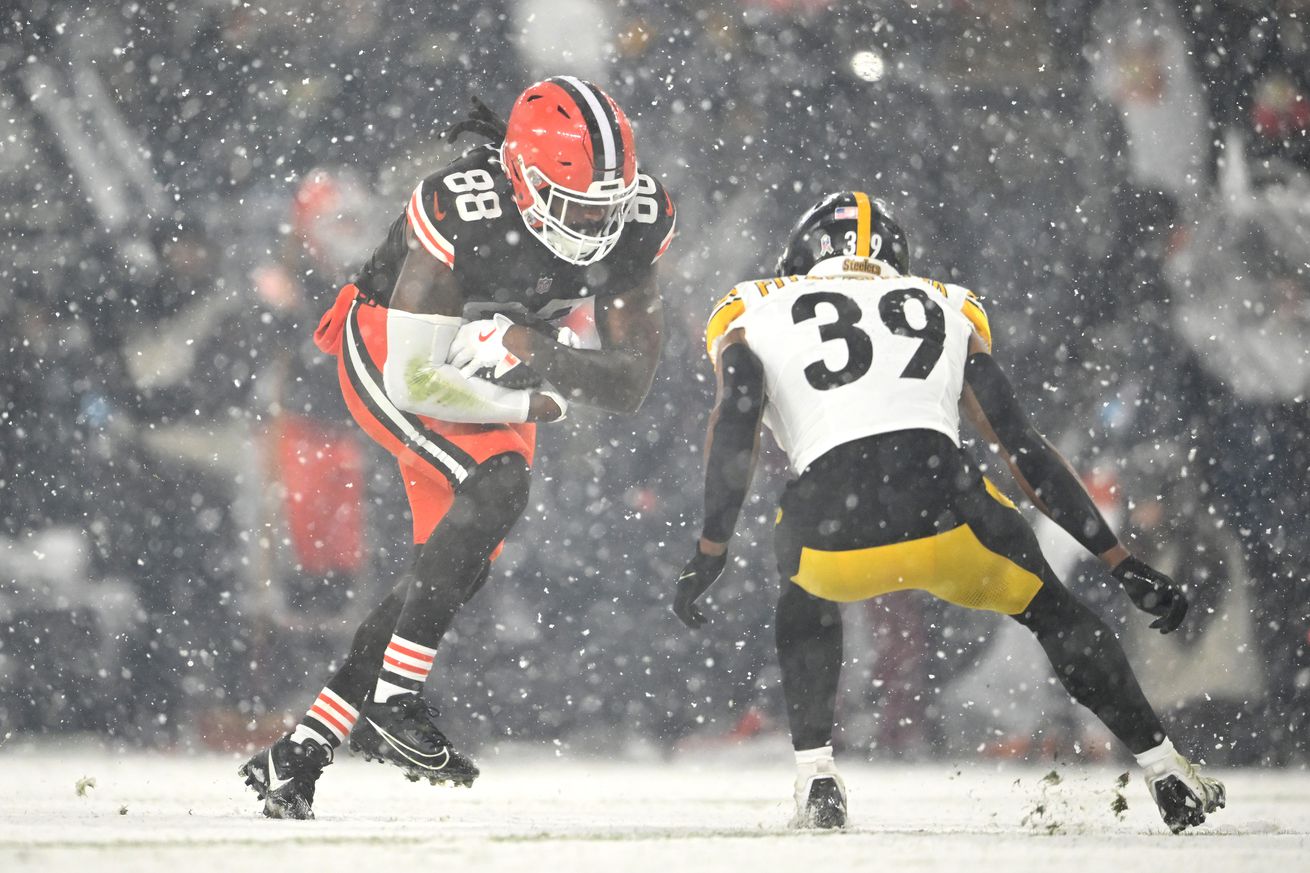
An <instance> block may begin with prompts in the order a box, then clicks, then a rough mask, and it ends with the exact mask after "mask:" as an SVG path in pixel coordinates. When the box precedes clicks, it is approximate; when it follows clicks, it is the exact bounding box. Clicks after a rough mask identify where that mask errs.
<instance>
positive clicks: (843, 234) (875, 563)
mask: <svg viewBox="0 0 1310 873" xmlns="http://www.w3.org/2000/svg"><path fill="white" fill-rule="evenodd" d="M778 273H779V277H778V278H773V279H766V280H762V281H755V282H746V283H743V284H741V285H738V286H736V287H735V288H733V289H732V292H731V293H729V294H728V295H727V296H726V297H724V298H723V299H722V300H721V301H720V302H719V304H718V305H717V306H716V307H715V309H714V313H713V315H712V316H711V318H710V322H709V328H708V330H707V344H708V348H709V352H710V357H711V358H712V360H713V361H714V365H715V370H716V371H717V374H718V398H717V401H716V407H715V410H714V413H713V415H712V416H711V419H710V426H709V435H708V438H707V444H706V470H705V526H704V528H703V529H702V535H701V538H700V541H699V542H698V544H697V546H696V551H695V555H694V556H693V557H692V559H691V561H690V562H689V563H688V564H687V565H686V567H685V568H684V569H683V572H682V575H681V577H680V578H679V580H678V583H677V594H676V597H675V603H674V612H675V613H676V614H677V615H678V617H679V618H680V619H682V620H683V621H684V622H685V623H686V624H688V625H689V626H691V627H699V626H700V625H701V624H703V623H704V621H705V617H704V614H703V613H702V612H701V611H700V609H699V607H698V606H697V603H696V601H697V599H698V598H699V597H700V596H701V595H702V594H704V593H705V591H706V590H707V589H708V588H709V586H710V585H712V584H713V583H714V581H715V580H716V579H718V577H719V575H720V574H721V573H722V571H723V567H724V565H725V563H726V561H727V556H728V542H729V540H730V539H731V537H732V533H733V529H734V527H735V526H736V522H737V516H738V514H739V513H740V510H741V506H742V501H743V500H744V498H745V496H746V490H747V488H748V486H749V484H750V479H751V475H752V472H753V470H754V465H755V456H756V452H757V450H758V446H759V433H760V424H761V423H764V424H767V425H768V426H769V428H770V430H772V432H773V435H774V437H775V438H776V439H777V441H778V443H779V445H780V446H781V447H782V448H783V450H784V451H786V453H787V456H788V459H789V460H790V462H791V467H792V471H793V473H794V474H795V478H794V479H793V480H792V481H791V482H790V483H789V484H788V485H787V487H786V490H785V491H784V493H783V495H782V499H781V502H780V507H779V510H778V522H777V529H776V531H775V537H774V539H775V550H776V552H777V559H778V568H779V572H780V573H781V575H782V580H781V583H782V592H781V596H780V597H779V600H778V607H777V620H776V624H775V632H776V636H777V647H778V661H779V665H780V667H781V669H782V684H783V693H784V696H785V698H786V703H787V710H788V719H789V722H790V727H791V734H792V743H793V746H794V748H795V750H796V763H797V768H798V774H797V779H796V805H797V818H796V823H797V824H798V825H800V826H809V827H840V826H842V825H844V824H845V821H846V792H845V787H844V785H843V783H842V780H841V777H840V776H839V775H838V773H837V770H836V767H835V766H834V763H833V757H832V730H833V718H834V712H833V709H834V703H835V698H836V693H837V680H838V674H839V672H840V670H841V661H842V626H841V613H840V611H839V608H838V604H840V603H842V602H849V601H855V600H864V599H866V598H871V597H878V596H880V595H883V594H886V593H888V592H892V591H900V590H906V589H917V590H922V591H927V592H930V593H931V594H933V595H935V596H937V597H939V598H942V599H943V600H946V601H949V602H951V603H955V604H958V605H960V606H965V607H969V608H971V609H986V610H992V611H995V612H1000V613H1003V614H1005V615H1008V616H1010V617H1012V618H1013V619H1015V620H1016V621H1018V622H1019V623H1020V624H1021V625H1023V626H1024V627H1026V628H1028V629H1029V630H1031V631H1032V632H1033V634H1034V635H1035V636H1036V638H1037V640H1038V642H1039V643H1040V644H1041V646H1042V648H1043V649H1044V650H1045V651H1046V654H1047V657H1048V658H1049V659H1050V661H1051V664H1052V666H1053V667H1054V668H1055V671H1056V675H1057V676H1058V677H1059V679H1060V681H1061V682H1062V683H1063V684H1064V687H1065V688H1066V689H1067V690H1068V692H1069V694H1070V695H1071V696H1072V697H1073V698H1074V699H1076V700H1077V701H1079V702H1080V703H1082V704H1083V705H1084V706H1086V707H1087V708H1088V709H1090V710H1091V711H1092V712H1093V713H1094V714H1095V715H1096V716H1097V717H1098V718H1100V720H1101V721H1102V722H1104V723H1105V725H1106V727H1108V728H1109V729H1110V731H1111V732H1112V733H1113V734H1114V735H1115V736H1116V737H1117V738H1118V739H1119V740H1120V741H1121V742H1123V743H1124V744H1125V745H1126V746H1127V747H1128V749H1129V750H1130V751H1131V752H1132V753H1133V754H1134V755H1135V756H1136V758H1137V761H1138V763H1139V764H1140V765H1141V766H1142V768H1143V770H1144V771H1145V778H1146V783H1147V787H1148V789H1149V790H1150V793H1151V796H1152V798H1154V800H1155V802H1156V804H1157V805H1158V806H1159V808H1160V813H1161V815H1162V817H1163V818H1164V820H1165V822H1166V824H1168V825H1169V827H1170V829H1171V830H1173V831H1174V832H1175V833H1176V832H1178V831H1181V830H1183V829H1184V828H1187V827H1189V826H1193V825H1196V824H1200V823H1201V822H1203V821H1204V820H1205V816H1206V814H1207V813H1209V812H1212V811H1214V810H1215V809H1217V808H1219V807H1222V806H1223V805H1224V802H1225V794H1224V787H1223V785H1222V784H1220V783H1219V782H1218V781H1216V780H1214V779H1211V778H1208V777H1205V776H1201V775H1199V774H1198V773H1197V771H1196V768H1195V767H1194V766H1193V765H1192V764H1191V763H1189V762H1188V761H1187V760H1186V759H1185V758H1183V757H1182V755H1180V754H1179V753H1178V752H1177V751H1176V750H1175V749H1174V746H1173V744H1172V743H1171V742H1170V740H1169V738H1168V736H1167V735H1166V733H1165V729H1164V726H1163V725H1162V724H1161V722H1160V719H1159V717H1158V716H1157V715H1156V713H1155V711H1154V710H1153V709H1152V707H1151V705H1150V703H1148V702H1147V700H1146V697H1145V696H1144V695H1143V694H1142V690H1141V688H1140V687H1139V686H1138V683H1137V679H1136V677H1135V676H1134V675H1133V671H1132V668H1131V667H1130V666H1129V664H1128V661H1127V659H1126V658H1125V657H1124V652H1123V649H1122V648H1121V647H1120V645H1119V642H1118V640H1117V639H1116V638H1115V635H1114V633H1113V632H1112V631H1111V630H1110V629H1109V628H1108V627H1107V626H1106V625H1105V624H1104V622H1102V621H1101V619H1100V618H1099V617H1098V616H1097V615H1096V614H1095V613H1094V612H1092V611H1091V610H1089V609H1088V608H1087V607H1086V606H1085V605H1083V604H1082V603H1081V602H1080V601H1079V600H1078V599H1077V598H1076V597H1074V596H1073V595H1072V594H1071V593H1070V592H1069V591H1068V590H1067V589H1066V588H1065V587H1064V585H1063V584H1061V582H1060V580H1059V579H1058V578H1056V576H1055V574H1054V573H1053V572H1052V570H1051V568H1050V566H1049V565H1048V564H1047V562H1046V560H1045V558H1043V556H1042V553H1041V551H1040V549H1039V548H1038V545H1037V540H1036V538H1035V536H1034V535H1033V532H1032V529H1031V528H1030V527H1029V526H1028V523H1027V522H1026V521H1025V520H1024V518H1023V516H1022V515H1021V514H1020V513H1019V512H1018V510H1017V509H1016V508H1015V506H1014V504H1013V503H1011V502H1010V501H1009V500H1008V499H1007V498H1006V497H1005V496H1004V495H1003V494H1001V492H1000V491H998V490H997V489H996V488H995V487H994V486H993V485H992V483H991V482H989V481H988V480H987V479H986V478H985V477H984V476H983V475H982V473H981V472H980V471H979V469H978V468H977V466H976V465H975V464H974V462H973V461H972V459H971V458H970V457H969V455H968V454H967V453H966V452H964V451H963V450H962V449H961V447H960V430H959V425H960V413H961V411H963V412H964V414H965V417H966V418H968V419H969V421H970V423H971V424H973V425H974V427H975V428H976V429H977V430H978V432H979V434H980V435H981V436H982V437H983V438H984V439H985V440H986V441H987V442H988V443H989V444H991V445H994V446H999V447H1000V450H1001V453H1002V455H1003V456H1004V457H1005V458H1006V460H1007V461H1008V462H1009V464H1010V468H1011V470H1012V471H1013V472H1014V476H1015V479H1016V481H1017V482H1018V483H1019V485H1020V487H1021V488H1022V489H1023V490H1024V491H1025V492H1026V493H1027V495H1028V496H1029V498H1030V499H1031V500H1032V502H1033V504H1034V505H1035V506H1037V508H1038V509H1040V510H1041V511H1042V512H1044V513H1046V514H1047V515H1048V516H1050V517H1051V518H1052V519H1053V520H1054V521H1055V522H1056V523H1058V524H1059V525H1060V526H1061V527H1063V528H1064V529H1065V530H1067V531H1068V532H1069V533H1070V534H1072V535H1073V536H1074V537H1075V538H1076V539H1077V540H1078V541H1079V542H1080V543H1081V544H1082V545H1083V546H1084V547H1085V548H1087V550H1088V551H1090V552H1091V553H1093V554H1095V555H1097V556H1098V557H1099V558H1100V559H1101V560H1102V561H1104V562H1105V564H1106V565H1107V567H1108V568H1109V569H1110V571H1111V572H1112V573H1113V574H1114V576H1115V577H1116V578H1117V579H1118V580H1119V581H1120V582H1121V583H1122V585H1123V587H1124V589H1125V591H1126V592H1127V594H1128V596H1129V597H1131V598H1132V600H1133V602H1134V603H1135V604H1136V605H1137V606H1138V607H1139V608H1140V609H1143V610H1145V611H1146V612H1148V613H1151V614H1152V615H1154V616H1156V619H1155V621H1154V622H1153V623H1152V625H1151V626H1152V627H1153V628H1158V629H1159V630H1160V631H1161V632H1162V633H1168V632H1170V631H1172V630H1174V629H1176V628H1177V627H1178V626H1179V625H1180V624H1181V623H1182V620H1183V616H1184V614H1185V613H1186V611H1187V600H1186V598H1185V597H1184V595H1183V593H1182V591H1181V590H1180V589H1179V588H1178V586H1177V585H1175V584H1174V582H1173V580H1171V579H1169V577H1167V576H1165V575H1164V574H1163V573H1160V572H1159V571H1157V570H1155V569H1153V568H1151V567H1149V566H1147V565H1146V564H1145V563H1143V562H1142V561H1141V560H1139V559H1138V558H1136V557H1134V556H1132V555H1131V554H1130V553H1129V552H1128V550H1127V549H1125V548H1124V546H1123V545H1122V544H1121V543H1120V542H1119V540H1118V538H1117V537H1116V536H1115V534H1114V532H1113V531H1112V530H1111V529H1110V527H1109V525H1108V524H1107V523H1106V521H1105V519H1104V518H1103V517H1102V515H1101V513H1100V512H1099V511H1098V510H1097V508H1096V505H1095V504H1094V503H1093V502H1092V500H1091V498H1090V497H1089V496H1088V494H1087V492H1086V490H1085V489H1084V488H1083V486H1082V483H1081V481H1080V480H1079V478H1078V476H1077V475H1076V474H1075V473H1074V472H1073V468H1072V467H1071V466H1070V465H1069V463H1068V461H1066V460H1065V459H1064V458H1063V457H1062V456H1061V455H1060V453H1059V452H1058V451H1057V450H1056V449H1055V448H1054V447H1053V446H1052V445H1051V444H1050V443H1049V442H1048V441H1047V440H1046V439H1045V438H1044V437H1043V436H1042V435H1041V434H1040V433H1038V432H1037V431H1036V430H1035V429H1034V427H1033V426H1032V424H1031V423H1030V422H1029V420H1028V417H1027V415H1026V414H1025V412H1024V411H1023V409H1022V407H1021V406H1020V405H1019V403H1018V401H1017V400H1016V399H1015V396H1014V392H1013V391H1012V389H1011V387H1010V384H1009V381H1008V380H1007V379H1006V377H1005V375H1004V374H1003V373H1002V372H1001V370H1000V368H999V367H998V366H997V364H996V362H995V360H994V359H993V358H992V356H991V354H990V353H991V328H990V325H989V324H988V321H987V316H986V315H985V313H984V312H983V310H982V307H981V306H980V305H979V303H978V300H977V298H976V297H974V295H973V294H972V293H970V292H969V291H967V290H965V289H964V288H961V287H958V286H955V285H947V284H943V283H941V282H936V281H933V280H930V279H923V278H918V277H915V276H913V275H911V274H910V265H909V249H908V245H907V243H906V237H905V233H904V232H903V231H902V230H901V228H900V227H899V226H898V225H897V224H896V223H895V222H894V221H893V220H892V219H891V217H890V216H889V215H888V214H887V210H886V207H885V205H884V204H883V203H882V202H881V201H875V200H871V199H870V198H869V197H868V195H866V194H864V193H862V192H858V191H857V192H843V193H839V194H833V195H830V196H828V197H826V198H825V199H824V200H822V201H821V202H820V203H819V204H818V205H816V206H814V207H813V208H812V209H810V210H809V211H808V212H807V213H806V214H805V215H804V217H803V218H802V219H801V221H800V223H799V224H798V225H797V226H796V229H795V230H794V231H793V233H792V236H791V239H790V240H789V242H788V245H787V248H786V250H785V251H784V252H783V254H782V257H781V258H780V259H779V262H778Z"/></svg>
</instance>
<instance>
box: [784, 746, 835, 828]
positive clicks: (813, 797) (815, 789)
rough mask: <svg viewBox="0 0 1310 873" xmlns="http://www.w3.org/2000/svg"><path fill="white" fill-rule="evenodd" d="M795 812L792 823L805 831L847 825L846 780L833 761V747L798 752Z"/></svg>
mask: <svg viewBox="0 0 1310 873" xmlns="http://www.w3.org/2000/svg"><path fill="white" fill-rule="evenodd" d="M796 767H797V770H796V814H795V816H793V817H792V820H791V826H792V827H794V828H801V829H805V830H809V829H813V828H818V829H822V830H832V829H834V828H844V827H846V783H845V782H843V781H842V778H841V774H839V773H838V772H837V765H836V764H835V763H834V762H833V760H832V748H831V747H830V746H825V747H824V748H822V749H811V750H809V751H805V752H797V753H796Z"/></svg>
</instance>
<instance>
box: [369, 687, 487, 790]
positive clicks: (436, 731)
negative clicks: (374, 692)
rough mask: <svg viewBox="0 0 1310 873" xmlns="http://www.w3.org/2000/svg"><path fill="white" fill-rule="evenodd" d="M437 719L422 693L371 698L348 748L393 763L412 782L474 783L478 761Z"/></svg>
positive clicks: (433, 709)
mask: <svg viewBox="0 0 1310 873" xmlns="http://www.w3.org/2000/svg"><path fill="white" fill-rule="evenodd" d="M436 722H437V709H436V707H435V706H433V705H432V704H430V703H428V702H427V701H426V700H424V699H423V698H422V697H421V696H419V695H418V694H402V695H401V696H399V697H393V698H392V699H391V700H389V701H387V702H386V703H374V702H372V701H370V702H368V703H366V704H364V707H363V708H362V709H361V710H360V712H359V720H358V721H357V722H355V727H354V729H353V730H352V731H351V732H350V750H351V751H352V752H356V753H358V754H361V755H363V756H364V757H365V758H366V759H368V760H370V761H381V762H386V763H389V764H395V765H396V766H397V767H399V768H400V769H401V770H403V771H405V776H406V778H408V779H409V780H410V781H411V782H417V781H418V780H420V779H426V780H428V781H429V782H431V783H432V784H433V785H438V784H442V783H446V782H450V783H452V784H455V785H463V786H466V787H469V786H472V785H473V780H474V779H477V778H478V767H477V765H476V764H474V763H473V762H472V761H471V760H469V759H468V758H466V757H464V756H463V755H461V754H460V753H459V752H457V751H455V749H454V747H453V746H451V744H450V740H448V739H446V735H445V734H443V733H442V732H441V729H440V728H438V727H437V723H436Z"/></svg>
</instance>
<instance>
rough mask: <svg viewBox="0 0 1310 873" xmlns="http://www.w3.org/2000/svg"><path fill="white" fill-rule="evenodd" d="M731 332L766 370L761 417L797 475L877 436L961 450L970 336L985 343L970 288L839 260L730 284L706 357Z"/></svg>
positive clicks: (984, 326) (983, 321)
mask: <svg viewBox="0 0 1310 873" xmlns="http://www.w3.org/2000/svg"><path fill="white" fill-rule="evenodd" d="M737 328H740V329H742V331H743V332H744V334H745V342H746V344H747V345H748V346H749V348H750V349H751V351H752V352H753V353H754V354H755V356H756V357H757V358H759V360H760V363H761V364H762V365H763V367H764V375H765V390H766V393H767V398H768V403H767V405H766V407H765V412H764V421H765V423H766V424H767V425H768V426H769V429H770V430H772V431H773V435H774V437H775V438H776V439H777V441H778V444H779V445H781V446H782V448H783V449H784V450H785V451H786V452H787V457H788V459H789V460H790V461H791V466H792V469H793V470H794V471H795V472H796V473H800V472H801V471H802V470H804V469H805V468H806V467H807V466H809V465H810V464H811V463H812V462H813V461H814V460H816V459H817V458H818V457H819V456H821V455H823V454H824V453H825V452H827V451H829V450H830V449H833V448H835V447H836V446H839V445H841V444H843V443H848V442H851V441H853V440H858V439H860V438H862V437H866V436H872V435H874V434H881V433H890V432H893V431H900V430H914V429H921V428H922V429H926V430H935V431H938V432H939V433H943V434H946V435H947V436H948V437H950V438H951V439H952V440H953V441H954V442H955V444H956V445H959V443H960V413H959V401H960V394H961V392H962V390H963V385H964V363H965V360H966V359H967V358H968V354H969V337H970V335H971V334H973V333H974V332H975V331H977V332H978V334H979V335H980V336H981V337H982V338H983V339H984V341H986V342H987V343H988V344H990V341H991V333H990V326H989V325H988V323H987V317H986V315H985V314H984V313H983V311H982V308H981V307H980V306H979V305H978V302H977V298H976V297H975V296H974V295H973V294H972V293H971V292H969V291H968V290H966V289H964V288H961V287H959V286H958V285H946V284H943V283H941V282H935V281H932V280H930V279H921V278H917V277H914V276H901V275H898V274H897V273H896V272H895V270H892V269H890V268H888V267H887V266H886V265H885V264H882V263H881V262H875V261H868V260H865V259H843V258H840V257H838V258H830V259H828V260H826V261H822V262H820V263H819V264H817V265H816V266H815V268H814V269H813V270H811V271H810V273H809V275H807V276H789V277H785V278H778V279H766V280H763V281H757V282H746V283H743V284H741V285H738V286H736V287H735V288H733V289H732V292H731V293H730V294H728V296H727V297H725V298H723V300H721V301H720V302H719V305H718V306H717V307H716V308H715V312H714V314H713V315H712V316H711V318H710V325H709V328H708V330H707V332H706V340H707V343H708V347H709V349H710V354H711V358H714V359H715V360H716V361H717V352H718V345H719V342H720V340H721V339H722V337H723V336H724V335H725V334H726V333H727V332H729V331H731V330H735V329H737Z"/></svg>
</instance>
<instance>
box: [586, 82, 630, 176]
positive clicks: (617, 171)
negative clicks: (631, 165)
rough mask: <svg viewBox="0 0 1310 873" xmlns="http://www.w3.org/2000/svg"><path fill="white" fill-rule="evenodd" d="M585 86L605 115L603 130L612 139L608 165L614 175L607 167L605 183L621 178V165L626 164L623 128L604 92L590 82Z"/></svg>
mask: <svg viewBox="0 0 1310 873" xmlns="http://www.w3.org/2000/svg"><path fill="white" fill-rule="evenodd" d="M585 84H586V85H587V87H589V88H590V89H591V90H592V91H593V92H594V93H595V95H596V98H597V99H596V102H598V103H599V104H600V108H601V111H603V112H604V113H605V129H606V130H608V131H611V132H612V134H613V138H614V163H613V164H611V165H610V166H612V167H613V168H614V173H609V167H606V172H607V174H608V175H606V176H605V179H606V181H609V180H612V179H613V178H614V177H615V175H617V176H618V177H619V178H622V177H623V165H624V164H625V163H627V153H626V151H625V150H624V147H623V128H621V127H620V126H619V119H618V116H617V115H616V114H615V112H614V105H613V104H612V103H610V100H609V98H608V97H607V96H605V92H604V91H602V90H600V89H599V88H597V87H596V86H595V85H593V84H591V83H590V82H586V83H585Z"/></svg>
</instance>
